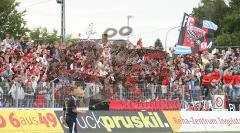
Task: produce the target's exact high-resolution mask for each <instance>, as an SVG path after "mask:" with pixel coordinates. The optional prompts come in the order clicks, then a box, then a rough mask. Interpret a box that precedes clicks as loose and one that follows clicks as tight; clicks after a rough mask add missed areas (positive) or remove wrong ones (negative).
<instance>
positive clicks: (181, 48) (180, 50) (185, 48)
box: [175, 45, 192, 54]
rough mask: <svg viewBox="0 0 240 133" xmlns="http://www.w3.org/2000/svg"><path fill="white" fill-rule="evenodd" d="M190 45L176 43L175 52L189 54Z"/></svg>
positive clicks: (190, 51)
mask: <svg viewBox="0 0 240 133" xmlns="http://www.w3.org/2000/svg"><path fill="white" fill-rule="evenodd" d="M191 53H192V50H191V47H188V46H181V45H177V46H176V49H175V54H191Z"/></svg>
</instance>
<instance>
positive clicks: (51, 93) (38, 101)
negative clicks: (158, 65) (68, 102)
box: [0, 82, 202, 108]
mask: <svg viewBox="0 0 240 133" xmlns="http://www.w3.org/2000/svg"><path fill="white" fill-rule="evenodd" d="M77 85H79V86H82V88H83V89H84V95H83V96H82V97H79V101H78V106H79V107H88V106H89V103H90V100H91V99H99V102H103V101H110V100H123V101H141V102H148V101H152V100H162V99H164V100H180V101H182V102H183V103H184V102H186V101H200V100H201V99H202V95H201V91H197V90H196V91H186V90H185V88H184V87H181V88H178V89H175V90H173V89H172V88H171V87H166V86H163V85H160V84H149V83H148V84H108V85H102V84H95V83H78V84H77ZM12 86H13V84H9V83H8V82H0V107H1V108H4V107H6V108H9V107H13V108H14V107H15V108H61V107H62V105H63V103H64V100H65V98H66V97H67V91H69V87H67V86H61V85H60V84H55V83H54V82H51V83H50V86H49V87H48V88H45V89H42V88H37V90H38V91H36V92H35V93H34V94H32V95H28V92H27V90H26V88H24V87H18V89H17V90H14V91H13V92H11V91H10V90H11V89H12ZM22 90H23V91H22ZM90 106H91V105H90Z"/></svg>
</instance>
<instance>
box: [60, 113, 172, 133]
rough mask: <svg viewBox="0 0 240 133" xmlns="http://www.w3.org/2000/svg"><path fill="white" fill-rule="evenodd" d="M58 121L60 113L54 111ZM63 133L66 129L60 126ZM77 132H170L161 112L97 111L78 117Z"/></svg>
mask: <svg viewBox="0 0 240 133" xmlns="http://www.w3.org/2000/svg"><path fill="white" fill-rule="evenodd" d="M56 114H57V116H58V119H59V120H60V119H61V118H62V116H61V111H56ZM62 126H63V128H64V131H65V132H68V127H67V126H64V125H62ZM77 128H78V129H77V130H78V132H80V133H107V132H113V133H115V132H116V133H146V132H148V133H152V132H154V133H156V132H172V130H171V127H170V126H169V123H168V122H167V120H166V118H165V116H164V115H163V113H162V112H135V111H131V112H122V111H97V112H87V113H86V114H85V115H82V116H78V118H77Z"/></svg>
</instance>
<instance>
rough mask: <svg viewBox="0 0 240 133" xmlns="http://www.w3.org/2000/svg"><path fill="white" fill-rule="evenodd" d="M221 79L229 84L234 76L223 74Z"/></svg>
mask: <svg viewBox="0 0 240 133" xmlns="http://www.w3.org/2000/svg"><path fill="white" fill-rule="evenodd" d="M223 81H224V83H225V84H230V83H231V82H233V81H234V76H233V75H228V74H226V75H224V76H223Z"/></svg>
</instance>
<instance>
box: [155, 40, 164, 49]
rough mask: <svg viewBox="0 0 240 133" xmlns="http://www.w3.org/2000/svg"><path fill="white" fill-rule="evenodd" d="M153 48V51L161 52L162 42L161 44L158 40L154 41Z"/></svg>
mask: <svg viewBox="0 0 240 133" xmlns="http://www.w3.org/2000/svg"><path fill="white" fill-rule="evenodd" d="M154 47H155V49H161V50H163V46H162V42H161V40H160V39H159V38H158V39H157V40H156V41H155V43H154Z"/></svg>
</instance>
